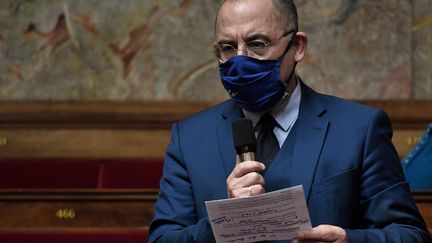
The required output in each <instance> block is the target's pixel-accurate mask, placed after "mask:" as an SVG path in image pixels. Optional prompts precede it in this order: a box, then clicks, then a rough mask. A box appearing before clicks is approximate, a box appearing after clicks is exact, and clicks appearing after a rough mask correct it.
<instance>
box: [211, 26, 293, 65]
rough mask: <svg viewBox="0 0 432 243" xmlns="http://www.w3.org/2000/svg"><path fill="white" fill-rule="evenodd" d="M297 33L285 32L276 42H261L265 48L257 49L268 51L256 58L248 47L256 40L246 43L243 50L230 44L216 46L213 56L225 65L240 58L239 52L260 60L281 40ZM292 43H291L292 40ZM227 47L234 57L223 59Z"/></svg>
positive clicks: (229, 56) (228, 56)
mask: <svg viewBox="0 0 432 243" xmlns="http://www.w3.org/2000/svg"><path fill="white" fill-rule="evenodd" d="M295 33H297V31H296V30H290V31H287V32H284V33H283V34H282V36H281V37H279V38H276V39H275V40H271V41H261V42H262V43H261V44H263V46H262V47H257V48H258V49H263V50H264V49H266V50H264V52H265V53H263V54H261V55H256V56H254V55H249V54H250V49H249V47H248V46H249V44H248V43H251V42H256V40H253V41H249V42H248V43H246V47H245V48H241V49H240V48H236V47H234V46H233V45H231V44H228V43H223V44H215V45H214V47H213V50H212V52H213V54H214V55H215V56H216V58H217V59H218V61H219V63H225V62H227V61H228V60H229V59H231V58H233V57H235V56H238V53H239V51H243V52H245V53H246V55H247V56H250V57H254V58H257V59H260V57H263V56H265V55H266V54H267V53H268V51H269V48H270V47H271V46H275V45H277V44H278V43H279V41H280V40H281V39H283V38H285V37H287V36H289V35H291V34H294V35H295ZM290 42H291V40H290ZM226 47H228V48H231V51H232V52H233V53H232V55H227V56H226V57H222V55H221V53H222V51H221V49H222V48H226ZM258 49H257V50H258ZM252 53H254V52H253V51H252Z"/></svg>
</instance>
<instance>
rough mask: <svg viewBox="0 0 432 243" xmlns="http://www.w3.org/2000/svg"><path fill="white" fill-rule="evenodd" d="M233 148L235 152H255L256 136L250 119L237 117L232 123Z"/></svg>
mask: <svg viewBox="0 0 432 243" xmlns="http://www.w3.org/2000/svg"><path fill="white" fill-rule="evenodd" d="M232 133H233V139H234V148H235V149H236V151H237V154H242V153H247V152H256V144H257V142H256V138H255V131H254V128H253V124H252V121H251V120H250V119H247V118H239V119H237V120H235V121H234V122H233V123H232Z"/></svg>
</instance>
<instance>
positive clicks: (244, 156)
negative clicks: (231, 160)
mask: <svg viewBox="0 0 432 243" xmlns="http://www.w3.org/2000/svg"><path fill="white" fill-rule="evenodd" d="M240 161H241V162H244V161H255V153H254V152H246V153H241V154H240Z"/></svg>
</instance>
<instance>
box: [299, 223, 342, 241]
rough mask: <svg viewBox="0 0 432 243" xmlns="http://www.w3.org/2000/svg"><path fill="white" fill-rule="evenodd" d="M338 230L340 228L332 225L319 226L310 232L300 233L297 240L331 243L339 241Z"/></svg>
mask: <svg viewBox="0 0 432 243" xmlns="http://www.w3.org/2000/svg"><path fill="white" fill-rule="evenodd" d="M338 229H339V228H337V227H334V226H331V225H319V226H317V227H315V228H313V229H312V230H310V231H302V232H300V233H299V234H298V235H297V238H299V239H300V240H301V241H300V242H303V241H304V240H308V241H322V242H331V241H335V240H337V239H338V234H337V230H338Z"/></svg>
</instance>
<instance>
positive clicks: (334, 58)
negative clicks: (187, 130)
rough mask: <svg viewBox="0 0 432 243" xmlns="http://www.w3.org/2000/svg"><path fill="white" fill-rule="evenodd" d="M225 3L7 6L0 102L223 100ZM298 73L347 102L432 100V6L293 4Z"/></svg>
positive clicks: (0, 5)
mask: <svg viewBox="0 0 432 243" xmlns="http://www.w3.org/2000/svg"><path fill="white" fill-rule="evenodd" d="M220 2H221V1H220V0H200V1H197V0H158V1H155V0H122V1H119V0H103V1H102V0H1V1H0V99H1V100H12V101H41V100H42V101H45V100H49V101H106V100H109V101H148V100H150V101H152V100H192V101H202V100H222V99H226V98H227V96H226V94H225V91H224V90H223V88H222V87H221V84H220V81H219V76H218V68H217V62H216V59H215V58H214V56H213V53H212V52H211V50H212V44H213V34H214V29H213V28H214V18H215V15H216V13H217V10H218V7H219V5H220ZM296 2H297V4H298V8H299V16H300V31H304V32H306V33H307V34H308V35H309V49H308V55H307V57H306V59H305V61H304V62H303V63H301V65H300V67H299V74H300V76H301V77H303V79H304V81H305V82H306V83H307V84H308V85H310V86H312V87H313V88H315V89H317V90H319V91H321V92H324V93H327V94H332V95H337V96H341V97H344V98H348V99H358V100H364V99H383V100H388V99H403V100H406V99H415V100H417V99H432V68H431V67H432V48H430V46H431V45H432V1H430V0H386V1H376V0H326V1H316V0H297V1H296Z"/></svg>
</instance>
